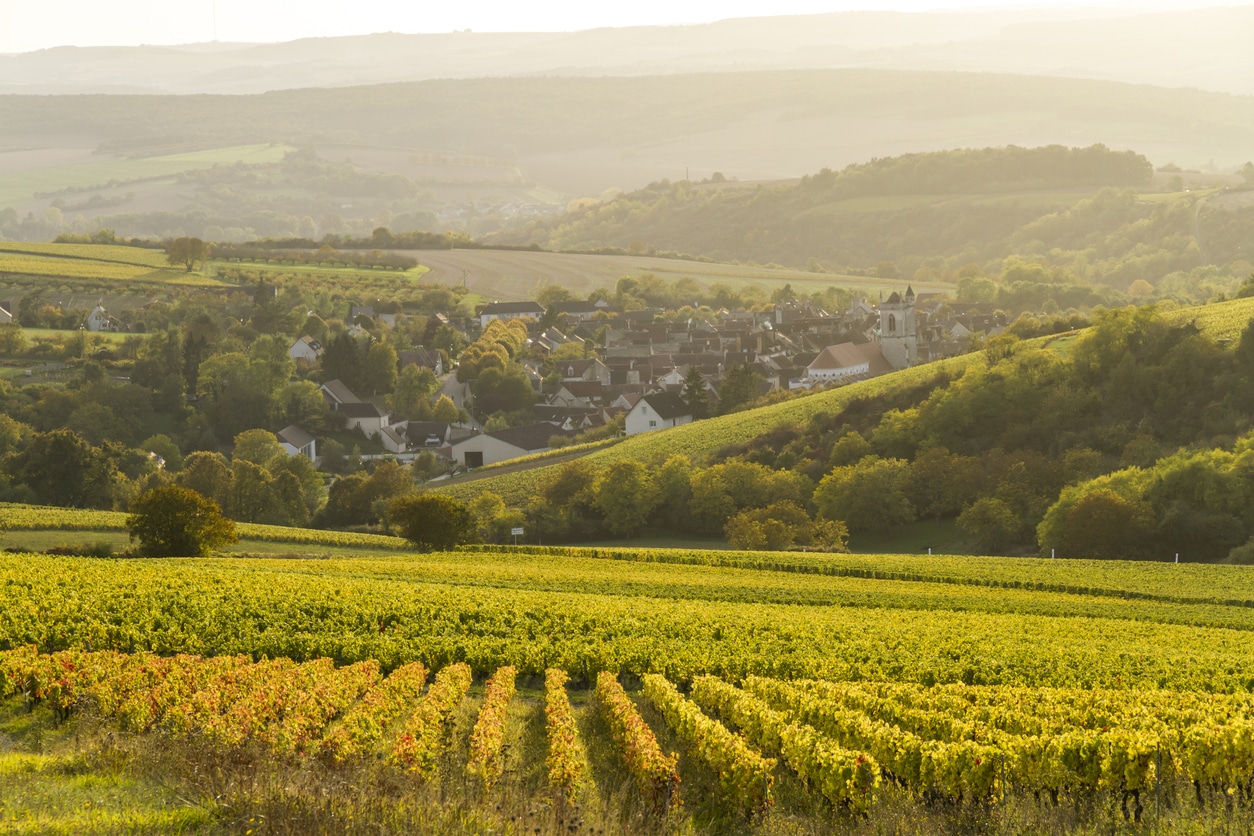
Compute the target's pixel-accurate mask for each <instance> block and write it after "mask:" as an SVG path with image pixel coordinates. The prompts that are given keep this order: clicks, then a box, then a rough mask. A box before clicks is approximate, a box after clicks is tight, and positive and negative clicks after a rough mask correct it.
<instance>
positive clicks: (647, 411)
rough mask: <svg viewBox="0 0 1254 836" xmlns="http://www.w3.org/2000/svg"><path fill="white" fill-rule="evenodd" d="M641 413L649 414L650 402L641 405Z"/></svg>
mask: <svg viewBox="0 0 1254 836" xmlns="http://www.w3.org/2000/svg"><path fill="white" fill-rule="evenodd" d="M640 414H641V415H648V414H649V405H648V404H645V405H644V406H642V407H640Z"/></svg>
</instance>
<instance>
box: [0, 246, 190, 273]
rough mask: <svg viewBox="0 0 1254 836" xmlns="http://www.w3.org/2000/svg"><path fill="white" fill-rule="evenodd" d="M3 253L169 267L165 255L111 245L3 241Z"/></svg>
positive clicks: (0, 249)
mask: <svg viewBox="0 0 1254 836" xmlns="http://www.w3.org/2000/svg"><path fill="white" fill-rule="evenodd" d="M0 253H26V254H28V255H41V256H49V257H53V258H62V259H84V260H88V261H107V262H113V263H117V264H131V265H135V266H138V267H150V268H153V269H165V268H167V267H169V266H170V265H169V263H168V262H167V261H166V257H165V253H164V252H163V251H161V250H150V249H147V248H144V247H123V246H117V245H111V244H37V243H26V242H12V241H6V242H0Z"/></svg>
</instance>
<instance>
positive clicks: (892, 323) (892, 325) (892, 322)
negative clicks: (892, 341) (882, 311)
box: [888, 314, 897, 334]
mask: <svg viewBox="0 0 1254 836" xmlns="http://www.w3.org/2000/svg"><path fill="white" fill-rule="evenodd" d="M888 333H890V334H896V333H897V316H896V314H889V315H888Z"/></svg>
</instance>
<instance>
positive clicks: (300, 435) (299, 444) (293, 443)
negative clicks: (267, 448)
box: [274, 424, 318, 461]
mask: <svg viewBox="0 0 1254 836" xmlns="http://www.w3.org/2000/svg"><path fill="white" fill-rule="evenodd" d="M274 435H275V438H277V439H278V440H279V444H280V445H281V446H282V447H283V452H284V453H287V454H288V455H289V456H304V457H305V458H307V459H309V460H310V461H317V460H318V442H317V440H316V439H314V437H313V436H312V435H310V434H309V433H307V432H305V431H304V430H302V429H301V428H300V427H298V426H296V425H295V424H292V425H291V426H287V427H284V428H283V429H281V430H279V431H278V432H277V433H275V434H274Z"/></svg>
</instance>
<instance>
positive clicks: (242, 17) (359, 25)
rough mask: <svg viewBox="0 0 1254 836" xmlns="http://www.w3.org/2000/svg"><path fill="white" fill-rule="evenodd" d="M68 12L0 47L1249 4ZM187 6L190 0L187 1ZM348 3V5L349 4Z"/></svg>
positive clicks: (265, 1)
mask: <svg viewBox="0 0 1254 836" xmlns="http://www.w3.org/2000/svg"><path fill="white" fill-rule="evenodd" d="M73 5H75V6H79V8H77V9H75V10H74V11H75V14H73V15H66V14H65V13H64V10H63V9H58V8H55V7H51V6H36V5H30V6H24V7H21V8H19V7H18V6H17V5H16V4H15V3H12V2H6V3H5V4H2V5H0V55H5V56H13V55H21V54H25V53H31V52H39V51H43V50H50V49H57V48H61V47H83V48H89V47H139V46H150V47H162V46H164V47H179V46H184V47H189V46H201V45H208V44H222V45H241V46H246V45H262V44H273V43H284V42H289V41H295V40H304V39H309V38H333V37H344V36H365V35H376V34H403V35H439V34H452V33H461V32H471V33H480V34H488V33H491V34H511V33H519V34H521V33H554V34H565V33H575V32H583V31H589V30H595V29H605V28H638V27H651V26H699V25H708V24H711V23H719V22H723V21H728V20H738V19H747V18H748V19H752V18H759V17H801V16H810V15H826V14H842V13H856V12H868V13H875V12H878V13H890V12H896V13H905V14H926V13H946V14H949V13H952V14H971V13H976V14H978V13H992V12H999V11H1000V12H1008V13H1010V12H1019V13H1025V14H1034V13H1041V14H1046V15H1050V16H1053V15H1060V14H1061V15H1064V16H1070V15H1076V14H1092V15H1095V16H1105V15H1122V14H1139V13H1155V12H1171V11H1191V10H1201V9H1206V8H1216V7H1243V6H1250V5H1252V4H1251V3H1249V2H1241V0H1201V2H1198V0H1140V1H1139V2H1130V1H1129V0H1115V1H1114V2H1088V0H1065V2H1060V3H1035V4H1034V3H1023V2H1010V1H1009V0H965V2H962V3H959V4H955V3H953V2H936V0H895V2H892V3H889V4H880V5H877V6H875V7H874V8H867V7H866V6H867V4H866V3H865V2H858V0H853V1H852V2H850V0H837V2H831V0H783V2H775V3H770V4H766V3H763V2H761V0H736V2H733V3H724V4H718V5H713V4H709V3H694V2H688V3H674V2H669V3H661V2H651V3H643V4H640V3H637V4H633V5H631V6H629V7H617V6H616V7H600V6H588V7H583V8H579V9H578V10H576V11H575V12H574V14H572V13H571V11H570V9H569V7H567V6H558V5H556V4H550V5H546V4H541V5H539V6H538V7H537V6H527V7H525V8H521V7H519V6H517V5H516V4H507V3H504V2H501V0H479V2H475V3H470V4H460V5H459V6H457V7H456V8H448V9H440V10H434V12H433V10H431V9H427V8H417V7H414V6H411V5H409V4H403V3H395V2H391V1H390V0H389V1H388V2H382V3H376V4H374V6H373V7H372V8H367V9H362V8H359V7H357V6H350V5H349V4H347V3H345V2H344V0H313V2H311V3H310V4H308V5H307V7H306V8H305V11H304V14H303V16H302V17H301V19H299V20H293V19H292V17H291V15H290V12H289V10H288V8H287V7H286V6H285V4H282V3H280V2H278V0H256V2H248V3H246V2H244V0H196V2H195V3H193V4H184V5H182V6H181V8H180V11H179V14H177V15H173V16H171V15H169V10H168V7H166V6H165V5H164V4H158V3H155V2H153V0H121V2H118V3H113V4H109V5H108V6H107V7H104V6H100V5H98V4H86V3H74V4H73ZM189 6H190V8H189ZM346 13H347V14H346Z"/></svg>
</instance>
